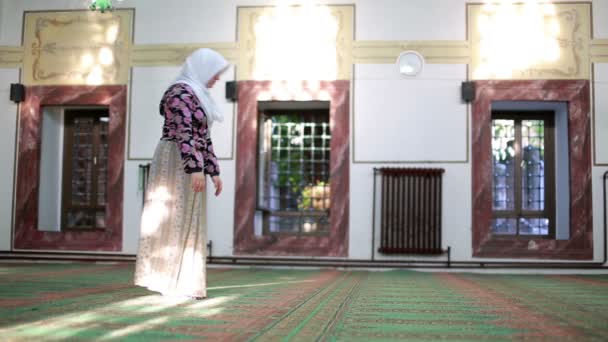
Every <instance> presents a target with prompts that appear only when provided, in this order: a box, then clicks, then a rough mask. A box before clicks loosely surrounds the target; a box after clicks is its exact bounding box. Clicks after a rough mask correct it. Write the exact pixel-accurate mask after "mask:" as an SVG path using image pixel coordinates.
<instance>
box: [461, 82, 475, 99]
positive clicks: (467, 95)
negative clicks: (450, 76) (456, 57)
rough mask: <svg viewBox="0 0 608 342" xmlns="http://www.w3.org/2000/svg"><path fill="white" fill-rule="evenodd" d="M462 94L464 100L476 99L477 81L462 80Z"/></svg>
mask: <svg viewBox="0 0 608 342" xmlns="http://www.w3.org/2000/svg"><path fill="white" fill-rule="evenodd" d="M460 95H461V96H462V100H463V101H464V102H471V101H475V82H472V81H469V82H462V85H461V88H460Z"/></svg>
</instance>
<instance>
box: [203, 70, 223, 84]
mask: <svg viewBox="0 0 608 342" xmlns="http://www.w3.org/2000/svg"><path fill="white" fill-rule="evenodd" d="M222 71H223V70H222ZM222 71H220V72H218V73H217V74H215V75H213V77H211V79H210V80H209V81H208V82H207V84H206V85H207V88H213V86H214V85H215V82H217V80H219V79H220V75H221V74H222Z"/></svg>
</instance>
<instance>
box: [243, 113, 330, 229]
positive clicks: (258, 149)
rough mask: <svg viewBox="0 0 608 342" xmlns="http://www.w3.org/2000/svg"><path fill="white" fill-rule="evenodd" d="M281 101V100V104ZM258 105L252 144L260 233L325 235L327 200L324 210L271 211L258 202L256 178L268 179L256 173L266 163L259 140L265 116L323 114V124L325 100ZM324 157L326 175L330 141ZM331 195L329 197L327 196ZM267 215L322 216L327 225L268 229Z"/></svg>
mask: <svg viewBox="0 0 608 342" xmlns="http://www.w3.org/2000/svg"><path fill="white" fill-rule="evenodd" d="M281 102H284V103H281ZM258 104H259V105H260V108H258V120H257V122H258V134H257V140H256V141H257V145H256V158H255V161H256V180H255V184H256V193H255V196H256V201H255V205H256V207H255V208H256V209H255V210H256V211H258V212H261V213H262V214H263V217H262V235H263V236H284V237H290V236H296V237H304V236H329V235H330V231H331V223H330V222H331V221H330V217H331V201H330V206H329V208H328V209H324V210H301V209H299V210H272V209H270V208H267V207H266V206H264V205H262V203H260V183H259V180H260V179H261V177H264V181H265V182H267V181H268V172H266V174H264V175H260V172H261V170H260V163H262V162H266V161H264V160H262V158H261V151H262V145H263V143H264V141H263V139H264V137H263V131H262V130H261V126H262V125H264V122H265V119H266V118H269V117H271V116H273V115H285V114H300V115H301V116H319V115H324V116H326V118H327V124H328V125H329V124H330V121H331V120H330V117H331V116H330V108H329V102H327V101H268V102H266V103H265V104H263V103H260V102H259V103H258ZM328 129H329V131H330V132H329V134H330V136H331V126H329V127H328ZM327 148H328V149H329V150H328V156H327V163H328V168H327V175H328V178H329V176H330V171H331V167H330V164H331V144H330V145H328V146H327ZM329 198H331V197H329ZM270 215H274V216H278V217H301V218H306V217H326V218H327V221H328V224H327V229H326V230H316V231H313V232H304V231H303V230H302V227H301V225H300V228H299V230H298V231H297V232H286V231H285V232H272V231H270Z"/></svg>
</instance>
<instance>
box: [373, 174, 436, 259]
mask: <svg viewBox="0 0 608 342" xmlns="http://www.w3.org/2000/svg"><path fill="white" fill-rule="evenodd" d="M375 172H377V173H379V174H380V177H381V185H380V187H381V193H380V247H379V249H378V251H379V252H380V253H383V254H442V253H443V250H442V249H441V181H442V176H443V172H444V170H443V169H419V168H380V169H375ZM374 177H376V175H374ZM374 181H375V179H374ZM375 191H376V190H375V189H374V194H375ZM374 204H375V203H374Z"/></svg>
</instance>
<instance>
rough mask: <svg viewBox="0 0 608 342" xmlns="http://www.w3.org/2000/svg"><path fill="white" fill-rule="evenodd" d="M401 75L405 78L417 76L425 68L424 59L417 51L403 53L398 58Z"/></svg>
mask: <svg viewBox="0 0 608 342" xmlns="http://www.w3.org/2000/svg"><path fill="white" fill-rule="evenodd" d="M397 67H398V68H399V73H400V74H401V75H404V76H416V75H418V74H419V73H420V72H421V71H422V68H423V67H424V57H422V55H421V54H420V53H418V52H416V51H403V52H402V53H401V54H400V55H399V57H398V58H397Z"/></svg>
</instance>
